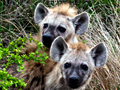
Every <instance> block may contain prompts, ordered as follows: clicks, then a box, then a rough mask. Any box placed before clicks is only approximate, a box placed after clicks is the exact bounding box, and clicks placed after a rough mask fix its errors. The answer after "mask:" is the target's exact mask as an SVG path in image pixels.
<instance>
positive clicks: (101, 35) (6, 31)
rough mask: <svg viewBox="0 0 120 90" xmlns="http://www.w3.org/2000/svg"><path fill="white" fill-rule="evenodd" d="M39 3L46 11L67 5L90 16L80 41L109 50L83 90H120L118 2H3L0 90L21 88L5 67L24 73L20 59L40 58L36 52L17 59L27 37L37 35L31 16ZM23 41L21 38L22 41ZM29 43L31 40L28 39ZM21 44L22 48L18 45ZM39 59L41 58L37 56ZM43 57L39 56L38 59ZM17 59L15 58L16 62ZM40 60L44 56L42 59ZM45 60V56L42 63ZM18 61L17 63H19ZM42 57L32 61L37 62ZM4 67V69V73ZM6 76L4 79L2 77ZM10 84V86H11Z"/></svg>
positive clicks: (67, 0)
mask: <svg viewBox="0 0 120 90" xmlns="http://www.w3.org/2000/svg"><path fill="white" fill-rule="evenodd" d="M39 2H41V3H44V4H45V5H46V6H48V7H52V6H54V5H58V4H60V3H63V2H68V3H70V4H71V6H75V7H76V8H77V9H78V12H79V13H80V12H83V11H86V12H88V13H89V16H90V23H89V29H88V31H87V32H86V34H84V35H82V36H80V40H81V41H84V43H85V44H87V45H88V46H90V47H92V46H94V45H95V44H97V43H99V42H103V43H104V44H105V45H106V47H107V49H108V61H107V63H106V65H105V66H104V67H103V68H100V69H96V70H95V72H94V73H93V78H92V81H91V83H90V84H89V85H88V87H87V89H86V90H119V89H120V1H119V0H2V1H0V42H1V43H0V61H1V62H3V61H4V59H6V60H7V63H4V64H3V65H1V63H0V65H1V67H0V87H2V88H3V90H7V88H8V87H10V86H11V85H13V84H15V85H16V86H20V87H24V86H25V83H24V82H22V81H23V80H18V79H17V78H15V77H12V76H11V75H9V74H8V73H7V67H8V66H10V65H12V64H13V63H16V64H18V67H19V68H18V71H23V70H24V68H23V67H22V63H23V59H25V58H26V59H27V60H30V59H32V57H33V56H35V55H37V54H40V53H38V51H39V50H40V49H42V48H41V47H43V46H42V44H41V43H39V42H37V41H35V40H34V41H35V42H36V43H38V47H39V49H38V50H37V51H36V52H35V53H37V54H35V53H31V54H30V55H31V57H27V56H26V55H19V54H18V52H20V50H21V48H22V47H23V46H24V43H25V42H26V39H27V38H28V36H29V34H30V33H31V34H36V33H37V32H38V30H39V29H38V26H37V25H36V24H35V23H34V20H33V14H34V9H35V7H36V5H37V4H38V3H39ZM21 37H22V38H21ZM30 40H32V38H30ZM19 44H22V45H19ZM40 55H41V54H40ZM41 56H42V55H41ZM16 57H17V58H16ZM42 57H43V56H42ZM47 57H48V56H46V55H45V57H44V59H43V62H41V63H44V60H45V59H46V58H47ZM18 58H19V60H18ZM40 58H41V57H38V58H36V59H34V60H36V61H39V59H40ZM3 67H4V69H3ZM5 76H6V77H5ZM10 82H11V83H10Z"/></svg>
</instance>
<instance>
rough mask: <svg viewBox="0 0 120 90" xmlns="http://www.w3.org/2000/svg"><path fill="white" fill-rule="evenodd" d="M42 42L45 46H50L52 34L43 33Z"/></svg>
mask: <svg viewBox="0 0 120 90" xmlns="http://www.w3.org/2000/svg"><path fill="white" fill-rule="evenodd" d="M42 42H43V44H44V45H45V46H46V47H48V48H49V47H50V46H51V43H52V36H51V35H50V34H44V35H43V36H42Z"/></svg>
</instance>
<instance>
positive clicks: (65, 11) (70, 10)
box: [50, 3, 77, 17]
mask: <svg viewBox="0 0 120 90" xmlns="http://www.w3.org/2000/svg"><path fill="white" fill-rule="evenodd" d="M50 11H51V12H53V13H58V14H62V15H65V16H70V17H74V16H75V15H76V14H77V9H75V8H74V7H70V5H69V4H68V3H63V4H61V5H59V6H58V7H54V8H50Z"/></svg>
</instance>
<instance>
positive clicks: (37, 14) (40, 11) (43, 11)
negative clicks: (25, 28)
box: [34, 3, 49, 24]
mask: <svg viewBox="0 0 120 90" xmlns="http://www.w3.org/2000/svg"><path fill="white" fill-rule="evenodd" d="M48 13H49V10H48V9H47V7H45V6H44V5H43V4H42V3H38V4H37V7H36V8H35V11H34V21H35V23H36V24H39V23H40V22H41V21H42V20H43V19H44V17H45V16H46V15H47V14H48Z"/></svg>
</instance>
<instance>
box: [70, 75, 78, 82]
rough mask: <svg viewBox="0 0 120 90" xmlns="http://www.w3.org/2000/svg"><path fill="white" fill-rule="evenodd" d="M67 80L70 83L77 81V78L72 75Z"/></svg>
mask: <svg viewBox="0 0 120 90" xmlns="http://www.w3.org/2000/svg"><path fill="white" fill-rule="evenodd" d="M69 81H70V83H78V82H79V79H78V77H76V76H72V77H70V78H69Z"/></svg>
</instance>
